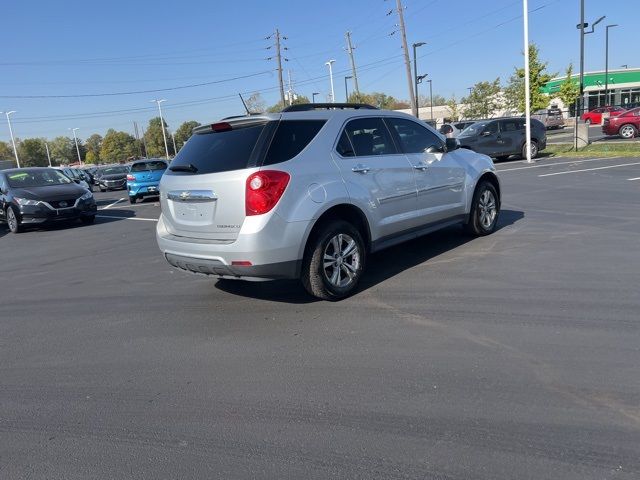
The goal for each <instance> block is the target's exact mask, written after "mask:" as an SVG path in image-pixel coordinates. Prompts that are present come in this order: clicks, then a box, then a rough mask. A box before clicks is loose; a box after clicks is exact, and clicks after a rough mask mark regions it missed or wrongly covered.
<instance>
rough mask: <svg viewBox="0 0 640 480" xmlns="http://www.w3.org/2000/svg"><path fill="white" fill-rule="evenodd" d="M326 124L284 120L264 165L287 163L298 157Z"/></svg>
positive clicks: (274, 137)
mask: <svg viewBox="0 0 640 480" xmlns="http://www.w3.org/2000/svg"><path fill="white" fill-rule="evenodd" d="M324 124H325V121H324V120H282V121H281V122H280V123H279V124H278V128H277V129H276V132H275V134H274V136H273V139H272V140H271V145H270V146H269V150H268V151H267V154H266V156H265V159H264V162H263V165H273V164H276V163H280V162H286V161H287V160H291V159H292V158H293V157H296V156H297V155H298V154H299V153H300V152H301V151H302V150H304V148H305V147H306V146H307V145H309V143H310V142H311V140H313V139H314V138H315V136H316V135H317V134H318V132H319V131H320V129H321V128H322V126H323V125H324Z"/></svg>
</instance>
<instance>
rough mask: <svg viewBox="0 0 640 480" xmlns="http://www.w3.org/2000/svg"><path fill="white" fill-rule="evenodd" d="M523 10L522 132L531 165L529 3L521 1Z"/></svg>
mask: <svg viewBox="0 0 640 480" xmlns="http://www.w3.org/2000/svg"><path fill="white" fill-rule="evenodd" d="M522 9H523V12H522V14H523V19H524V24H523V30H524V115H525V122H524V131H525V139H524V141H525V144H524V145H525V150H526V151H527V155H526V157H527V163H532V162H533V160H532V159H531V91H530V86H529V84H530V81H531V79H530V78H529V1H528V0H522Z"/></svg>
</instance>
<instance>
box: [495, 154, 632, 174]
mask: <svg viewBox="0 0 640 480" xmlns="http://www.w3.org/2000/svg"><path fill="white" fill-rule="evenodd" d="M614 158H620V157H602V158H589V159H587V160H575V161H573V162H558V163H545V164H542V165H530V166H528V167H516V168H506V169H504V170H498V169H496V171H497V172H498V173H500V172H513V171H515V170H527V169H529V168H540V167H551V166H554V165H573V164H575V163H586V162H597V161H599V160H612V159H614Z"/></svg>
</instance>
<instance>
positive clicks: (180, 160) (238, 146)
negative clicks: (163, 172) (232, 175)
mask: <svg viewBox="0 0 640 480" xmlns="http://www.w3.org/2000/svg"><path fill="white" fill-rule="evenodd" d="M266 125H267V124H266V123H260V124H258V125H252V126H248V127H244V128H242V127H236V128H234V129H233V130H228V131H223V132H213V131H212V132H210V133H196V134H194V135H192V136H191V138H189V140H188V141H187V143H185V144H184V147H182V149H181V150H180V152H178V155H176V158H174V159H173V161H172V162H171V167H169V172H167V174H171V173H170V172H174V169H175V168H176V167H188V168H190V167H189V166H190V165H192V166H193V167H195V168H196V170H195V171H193V172H192V173H198V174H203V173H217V172H228V171H231V170H241V169H244V168H247V167H248V166H249V164H250V159H251V154H252V152H253V150H254V148H255V147H256V144H257V143H258V138H259V137H260V134H261V133H262V131H263V130H264V128H265V126H266ZM176 171H177V170H176ZM180 173H181V174H182V173H189V172H180ZM173 174H175V173H173Z"/></svg>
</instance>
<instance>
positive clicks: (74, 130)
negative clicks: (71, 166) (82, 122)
mask: <svg viewBox="0 0 640 480" xmlns="http://www.w3.org/2000/svg"><path fill="white" fill-rule="evenodd" d="M69 130H71V131H73V140H74V141H75V142H76V153H77V154H78V163H79V164H80V166H82V158H81V157H80V147H78V137H76V130H80V128H78V127H76V128H70V129H69Z"/></svg>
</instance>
